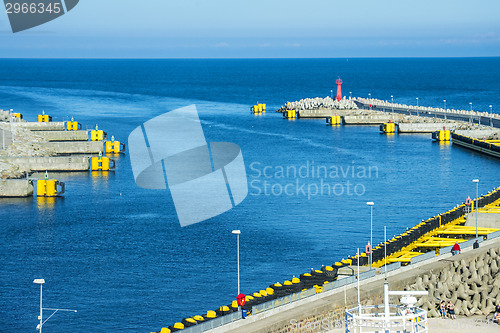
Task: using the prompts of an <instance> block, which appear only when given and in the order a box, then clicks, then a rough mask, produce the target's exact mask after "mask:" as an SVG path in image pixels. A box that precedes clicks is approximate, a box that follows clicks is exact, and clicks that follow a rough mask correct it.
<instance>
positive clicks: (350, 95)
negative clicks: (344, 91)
mask: <svg viewBox="0 0 500 333" xmlns="http://www.w3.org/2000/svg"><path fill="white" fill-rule="evenodd" d="M351 98H352V91H349V99H351Z"/></svg>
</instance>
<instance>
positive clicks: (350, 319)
mask: <svg viewBox="0 0 500 333" xmlns="http://www.w3.org/2000/svg"><path fill="white" fill-rule="evenodd" d="M389 308H392V309H393V311H394V312H391V313H390V314H389V315H390V316H389V317H388V319H386V318H385V314H384V312H383V311H384V307H383V306H381V305H374V306H361V307H355V308H352V309H349V310H347V311H346V312H345V326H346V332H353V333H354V332H408V333H410V332H411V333H424V332H427V331H428V328H427V311H424V310H422V309H420V308H417V307H415V308H412V309H408V308H405V307H403V306H401V305H392V304H391V305H389Z"/></svg>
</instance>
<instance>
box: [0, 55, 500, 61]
mask: <svg viewBox="0 0 500 333" xmlns="http://www.w3.org/2000/svg"><path fill="white" fill-rule="evenodd" d="M478 58H500V55H498V56H400V57H393V56H392V57H389V56H379V57H364V56H353V57H253V58H247V57H15V58H13V57H0V60H306V59H317V60H328V59H346V60H349V59H478Z"/></svg>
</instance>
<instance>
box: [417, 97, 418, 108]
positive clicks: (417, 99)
mask: <svg viewBox="0 0 500 333" xmlns="http://www.w3.org/2000/svg"><path fill="white" fill-rule="evenodd" d="M417 108H418V97H417Z"/></svg>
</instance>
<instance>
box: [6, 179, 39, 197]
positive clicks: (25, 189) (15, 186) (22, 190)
mask: <svg viewBox="0 0 500 333" xmlns="http://www.w3.org/2000/svg"><path fill="white" fill-rule="evenodd" d="M30 195H33V184H32V183H31V182H30V181H29V180H28V179H0V197H28V196H30Z"/></svg>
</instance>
